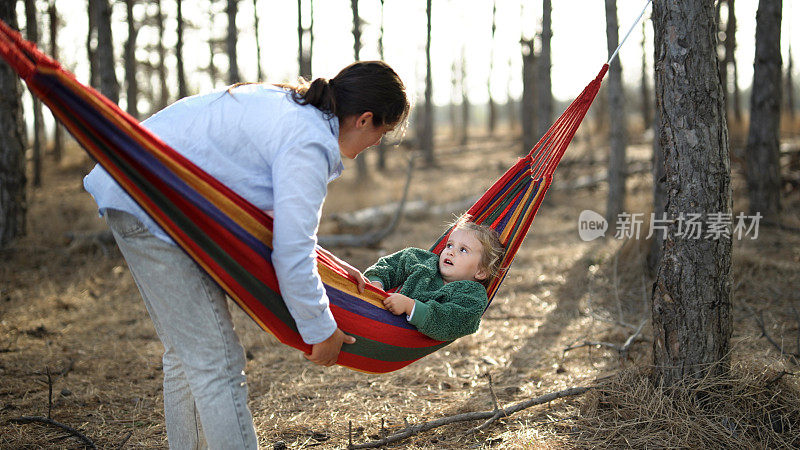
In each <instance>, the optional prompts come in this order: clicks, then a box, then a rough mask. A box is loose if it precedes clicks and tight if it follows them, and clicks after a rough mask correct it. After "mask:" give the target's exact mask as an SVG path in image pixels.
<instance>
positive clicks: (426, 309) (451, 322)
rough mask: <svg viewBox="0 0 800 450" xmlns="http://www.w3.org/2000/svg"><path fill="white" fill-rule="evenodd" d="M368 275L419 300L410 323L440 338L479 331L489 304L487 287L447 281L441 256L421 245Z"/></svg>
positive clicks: (385, 260)
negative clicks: (441, 268) (422, 247)
mask: <svg viewBox="0 0 800 450" xmlns="http://www.w3.org/2000/svg"><path fill="white" fill-rule="evenodd" d="M364 275H365V276H366V277H367V279H369V280H370V281H380V282H381V283H382V284H383V288H384V290H387V291H388V290H389V289H394V288H395V287H397V286H402V288H400V290H399V291H397V292H398V293H400V294H403V295H405V296H407V297H410V298H412V299H414V301H415V304H414V312H413V313H412V315H411V317H410V318H409V319H408V322H409V323H411V324H412V325H414V326H416V327H417V330H419V331H420V332H422V333H424V334H426V335H428V336H430V337H432V338H433V339H437V340H440V341H452V340H454V339H456V338H459V337H461V336H465V335H467V334H472V333H474V332H476V331H478V325H480V322H481V316H482V315H483V312H484V310H486V306H487V305H488V303H489V299H488V298H487V296H486V288H484V287H483V285H481V284H480V283H478V282H477V281H469V280H464V281H453V282H452V283H447V284H445V282H444V280H443V279H442V275H441V274H440V273H439V255H437V254H435V253H431V252H429V251H427V250H423V249H421V248H407V249H405V250H400V251H399V252H397V253H394V254H391V255H389V256H384V257H383V258H380V259H379V260H378V262H377V263H375V264H374V265H373V266H372V267H370V268H369V269H367V270H366V271H364Z"/></svg>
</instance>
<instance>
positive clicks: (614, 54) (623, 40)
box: [607, 0, 653, 65]
mask: <svg viewBox="0 0 800 450" xmlns="http://www.w3.org/2000/svg"><path fill="white" fill-rule="evenodd" d="M652 2H653V0H647V3H645V4H644V8H642V13H641V14H639V18H638V19H636V22H634V23H633V25H631V29H630V30H628V34H626V35H625V37H624V38H622V42H620V43H619V45H618V46H617V49H616V50H614V53H612V54H611V57H610V58H608V62H607V64H608V65H611V61H613V60H614V58H616V57H617V53H619V49H620V48H622V44H624V43H625V41H626V40H627V39H628V36H630V35H631V32H632V31H633V29H634V28H636V25H638V24H639V21H641V20H642V16H644V12H645V11H647V7H648V6H650V3H652Z"/></svg>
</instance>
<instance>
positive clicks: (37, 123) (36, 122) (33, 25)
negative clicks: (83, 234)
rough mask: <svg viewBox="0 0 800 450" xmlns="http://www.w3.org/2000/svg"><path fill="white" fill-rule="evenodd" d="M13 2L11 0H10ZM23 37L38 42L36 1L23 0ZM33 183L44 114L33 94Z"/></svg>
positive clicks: (37, 178) (37, 179) (38, 174)
mask: <svg viewBox="0 0 800 450" xmlns="http://www.w3.org/2000/svg"><path fill="white" fill-rule="evenodd" d="M12 3H13V2H12ZM25 37H26V38H27V39H28V40H29V41H31V42H33V43H34V44H37V45H38V44H39V24H38V19H37V14H36V1H35V0H25ZM31 96H32V97H33V185H34V186H36V187H38V186H41V185H42V147H44V139H43V135H44V116H43V115H42V102H41V101H40V100H39V99H38V98H36V96H34V95H33V94H31Z"/></svg>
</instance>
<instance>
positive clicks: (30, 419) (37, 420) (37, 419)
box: [9, 416, 97, 449]
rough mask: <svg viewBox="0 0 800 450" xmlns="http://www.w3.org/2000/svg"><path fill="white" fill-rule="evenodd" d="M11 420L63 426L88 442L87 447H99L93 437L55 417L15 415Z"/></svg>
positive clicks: (73, 434) (65, 429)
mask: <svg viewBox="0 0 800 450" xmlns="http://www.w3.org/2000/svg"><path fill="white" fill-rule="evenodd" d="M9 422H11V423H18V424H23V425H24V424H28V423H41V424H45V425H50V426H54V427H56V428H61V429H62V430H64V431H66V432H68V433H70V434H71V435H72V436H75V437H76V438H78V439H80V440H81V441H83V443H84V444H86V446H87V447H89V448H94V449H96V448H97V447H96V446H95V445H94V442H92V440H91V439H89V438H88V437H86V435H84V434H83V433H81V432H80V431H78V430H76V429H75V428H72V427H71V426H69V425H64V424H63V423H60V422H56V421H55V420H53V419H48V418H47V417H31V416H23V417H14V418H11V419H9Z"/></svg>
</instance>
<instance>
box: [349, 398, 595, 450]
mask: <svg viewBox="0 0 800 450" xmlns="http://www.w3.org/2000/svg"><path fill="white" fill-rule="evenodd" d="M589 389H590V388H588V387H572V388H569V389H564V390H562V391H558V392H551V393H549V394H545V395H542V396H539V397H536V398H532V399H529V400H525V401H523V402H519V403H516V404H514V405H511V406H508V407H506V408H503V409H500V410H498V411H477V412H470V413H463V414H456V415H454V416H447V417H442V418H440V419H436V420H431V421H429V422H424V423H420V424H417V425H412V426H410V427H406V428H405V429H403V430H400V431H398V432H397V433H394V434H392V435H391V436H387V437H385V438H383V439H379V440H376V441H372V442H365V443H363V444H355V445H351V446H350V448H351V449H359V448H375V447H381V446H384V445H387V444H391V443H394V442H397V441H401V440H403V439H406V438H408V437H411V436H413V435H415V434H418V433H421V432H424V431H428V430H432V429H434V428H438V427H441V426H444V425H449V424H452V423H458V422H466V421H472V420H481V419H491V418H493V417H495V416H497V418H499V417H503V416H510V415H512V414H514V413H516V412H519V411H522V410H523V409H527V408H530V407H531V406H535V405H540V404H542V403H548V402H551V401H553V400H557V399H559V398H564V397H571V396H575V395H581V394H583V393H585V392H586V391H588V390H589ZM498 414H499V415H498ZM497 418H495V419H494V420H497ZM494 420H493V421H494ZM493 421H492V422H493ZM490 423H491V422H490ZM482 426H483V425H482ZM486 426H488V424H487V425H486ZM484 428H485V427H484Z"/></svg>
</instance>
